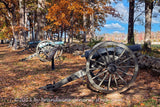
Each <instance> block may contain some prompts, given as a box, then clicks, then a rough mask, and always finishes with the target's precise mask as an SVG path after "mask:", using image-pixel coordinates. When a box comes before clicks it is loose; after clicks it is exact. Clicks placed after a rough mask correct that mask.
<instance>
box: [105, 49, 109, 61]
mask: <svg viewBox="0 0 160 107" xmlns="http://www.w3.org/2000/svg"><path fill="white" fill-rule="evenodd" d="M105 50H106V53H107V57H108V61H107V62H108V63H109V62H110V57H109V53H108V50H107V48H105Z"/></svg>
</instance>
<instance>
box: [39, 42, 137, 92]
mask: <svg viewBox="0 0 160 107" xmlns="http://www.w3.org/2000/svg"><path fill="white" fill-rule="evenodd" d="M130 48H131V47H127V46H125V45H123V44H120V43H116V42H101V43H98V44H97V45H95V46H94V47H93V48H92V49H91V50H90V51H89V52H88V54H85V57H86V60H87V62H86V68H84V69H82V70H79V71H77V72H75V73H74V74H72V75H70V76H69V77H67V78H65V79H63V80H61V81H59V82H57V83H55V82H53V84H48V85H46V86H44V87H40V89H44V90H57V89H58V88H60V87H61V86H62V85H64V84H66V83H68V82H70V81H73V80H75V79H78V78H81V77H83V76H87V78H88V81H89V86H90V87H91V88H92V89H94V90H95V91H99V92H102V93H111V92H115V91H123V90H124V89H126V88H128V87H129V86H130V85H131V84H132V82H133V81H134V80H135V79H136V77H137V73H138V63H137V59H136V57H135V55H134V53H133V51H136V50H133V51H132V50H131V49H132V48H133V46H132V48H131V49H130ZM134 49H135V48H134ZM139 49H140V47H139V48H137V50H139Z"/></svg>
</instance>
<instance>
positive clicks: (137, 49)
mask: <svg viewBox="0 0 160 107" xmlns="http://www.w3.org/2000/svg"><path fill="white" fill-rule="evenodd" d="M127 47H128V48H129V49H130V50H132V51H133V52H134V51H140V50H142V46H141V45H139V44H136V45H130V46H127ZM107 50H108V51H114V48H108V49H107ZM91 51H92V50H88V51H85V54H84V55H82V56H81V57H85V58H86V59H88V57H89V54H90V52H91ZM98 51H99V52H100V53H102V54H103V53H106V50H104V49H103V48H101V49H99V50H98ZM122 51H123V50H122V49H121V48H120V47H117V48H116V52H117V53H121V52H122ZM94 56H95V57H96V56H97V55H94Z"/></svg>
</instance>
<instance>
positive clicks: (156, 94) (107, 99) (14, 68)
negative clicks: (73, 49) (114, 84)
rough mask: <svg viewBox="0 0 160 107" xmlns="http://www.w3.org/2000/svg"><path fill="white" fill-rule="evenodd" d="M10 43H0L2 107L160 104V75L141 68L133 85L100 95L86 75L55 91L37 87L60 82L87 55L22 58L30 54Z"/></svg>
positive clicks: (76, 68)
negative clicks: (52, 59) (53, 65)
mask: <svg viewBox="0 0 160 107" xmlns="http://www.w3.org/2000/svg"><path fill="white" fill-rule="evenodd" d="M19 51H20V50H17V51H12V50H11V49H10V48H8V47H7V44H0V106H12V107H13V106H32V107H34V106H36V107H37V106H42V107H43V106H45V107H50V106H58V107H59V106H65V107H66V106H80V107H81V106H93V107H94V106H96V107H97V106H102V107H104V106H108V107H112V106H117V107H119V106H122V107H123V106H135V107H136V106H138V107H139V106H148V107H150V106H153V107H154V106H155V107H156V106H160V75H159V74H157V73H155V72H153V71H150V70H149V69H147V70H144V69H143V70H139V74H138V76H137V78H136V81H135V82H134V84H133V86H131V87H130V88H129V89H127V90H126V91H124V92H122V93H118V92H116V93H112V94H101V93H97V92H94V91H91V90H90V89H89V88H88V87H87V84H88V82H87V81H86V79H85V78H81V79H79V80H75V81H73V82H71V83H68V84H66V85H65V86H63V87H61V88H60V89H59V90H57V91H56V92H53V91H44V90H40V89H38V88H39V87H42V86H45V85H46V84H50V83H53V81H56V82H57V81H59V80H61V79H63V78H65V77H67V76H69V75H70V74H72V73H74V72H76V71H78V70H80V69H82V68H84V67H85V63H86V62H85V58H81V57H80V56H73V55H71V54H63V56H64V60H63V61H57V60H56V61H55V70H51V63H50V62H41V61H39V60H38V58H33V59H32V60H28V61H25V62H22V61H19V60H20V59H22V58H25V57H26V56H28V55H30V53H28V52H24V53H22V54H18V53H17V52H19Z"/></svg>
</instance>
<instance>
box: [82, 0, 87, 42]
mask: <svg viewBox="0 0 160 107" xmlns="http://www.w3.org/2000/svg"><path fill="white" fill-rule="evenodd" d="M83 4H84V5H85V0H83ZM84 11H85V10H84ZM86 21H87V20H86V14H83V27H84V33H83V42H86V24H87V22H86Z"/></svg>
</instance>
